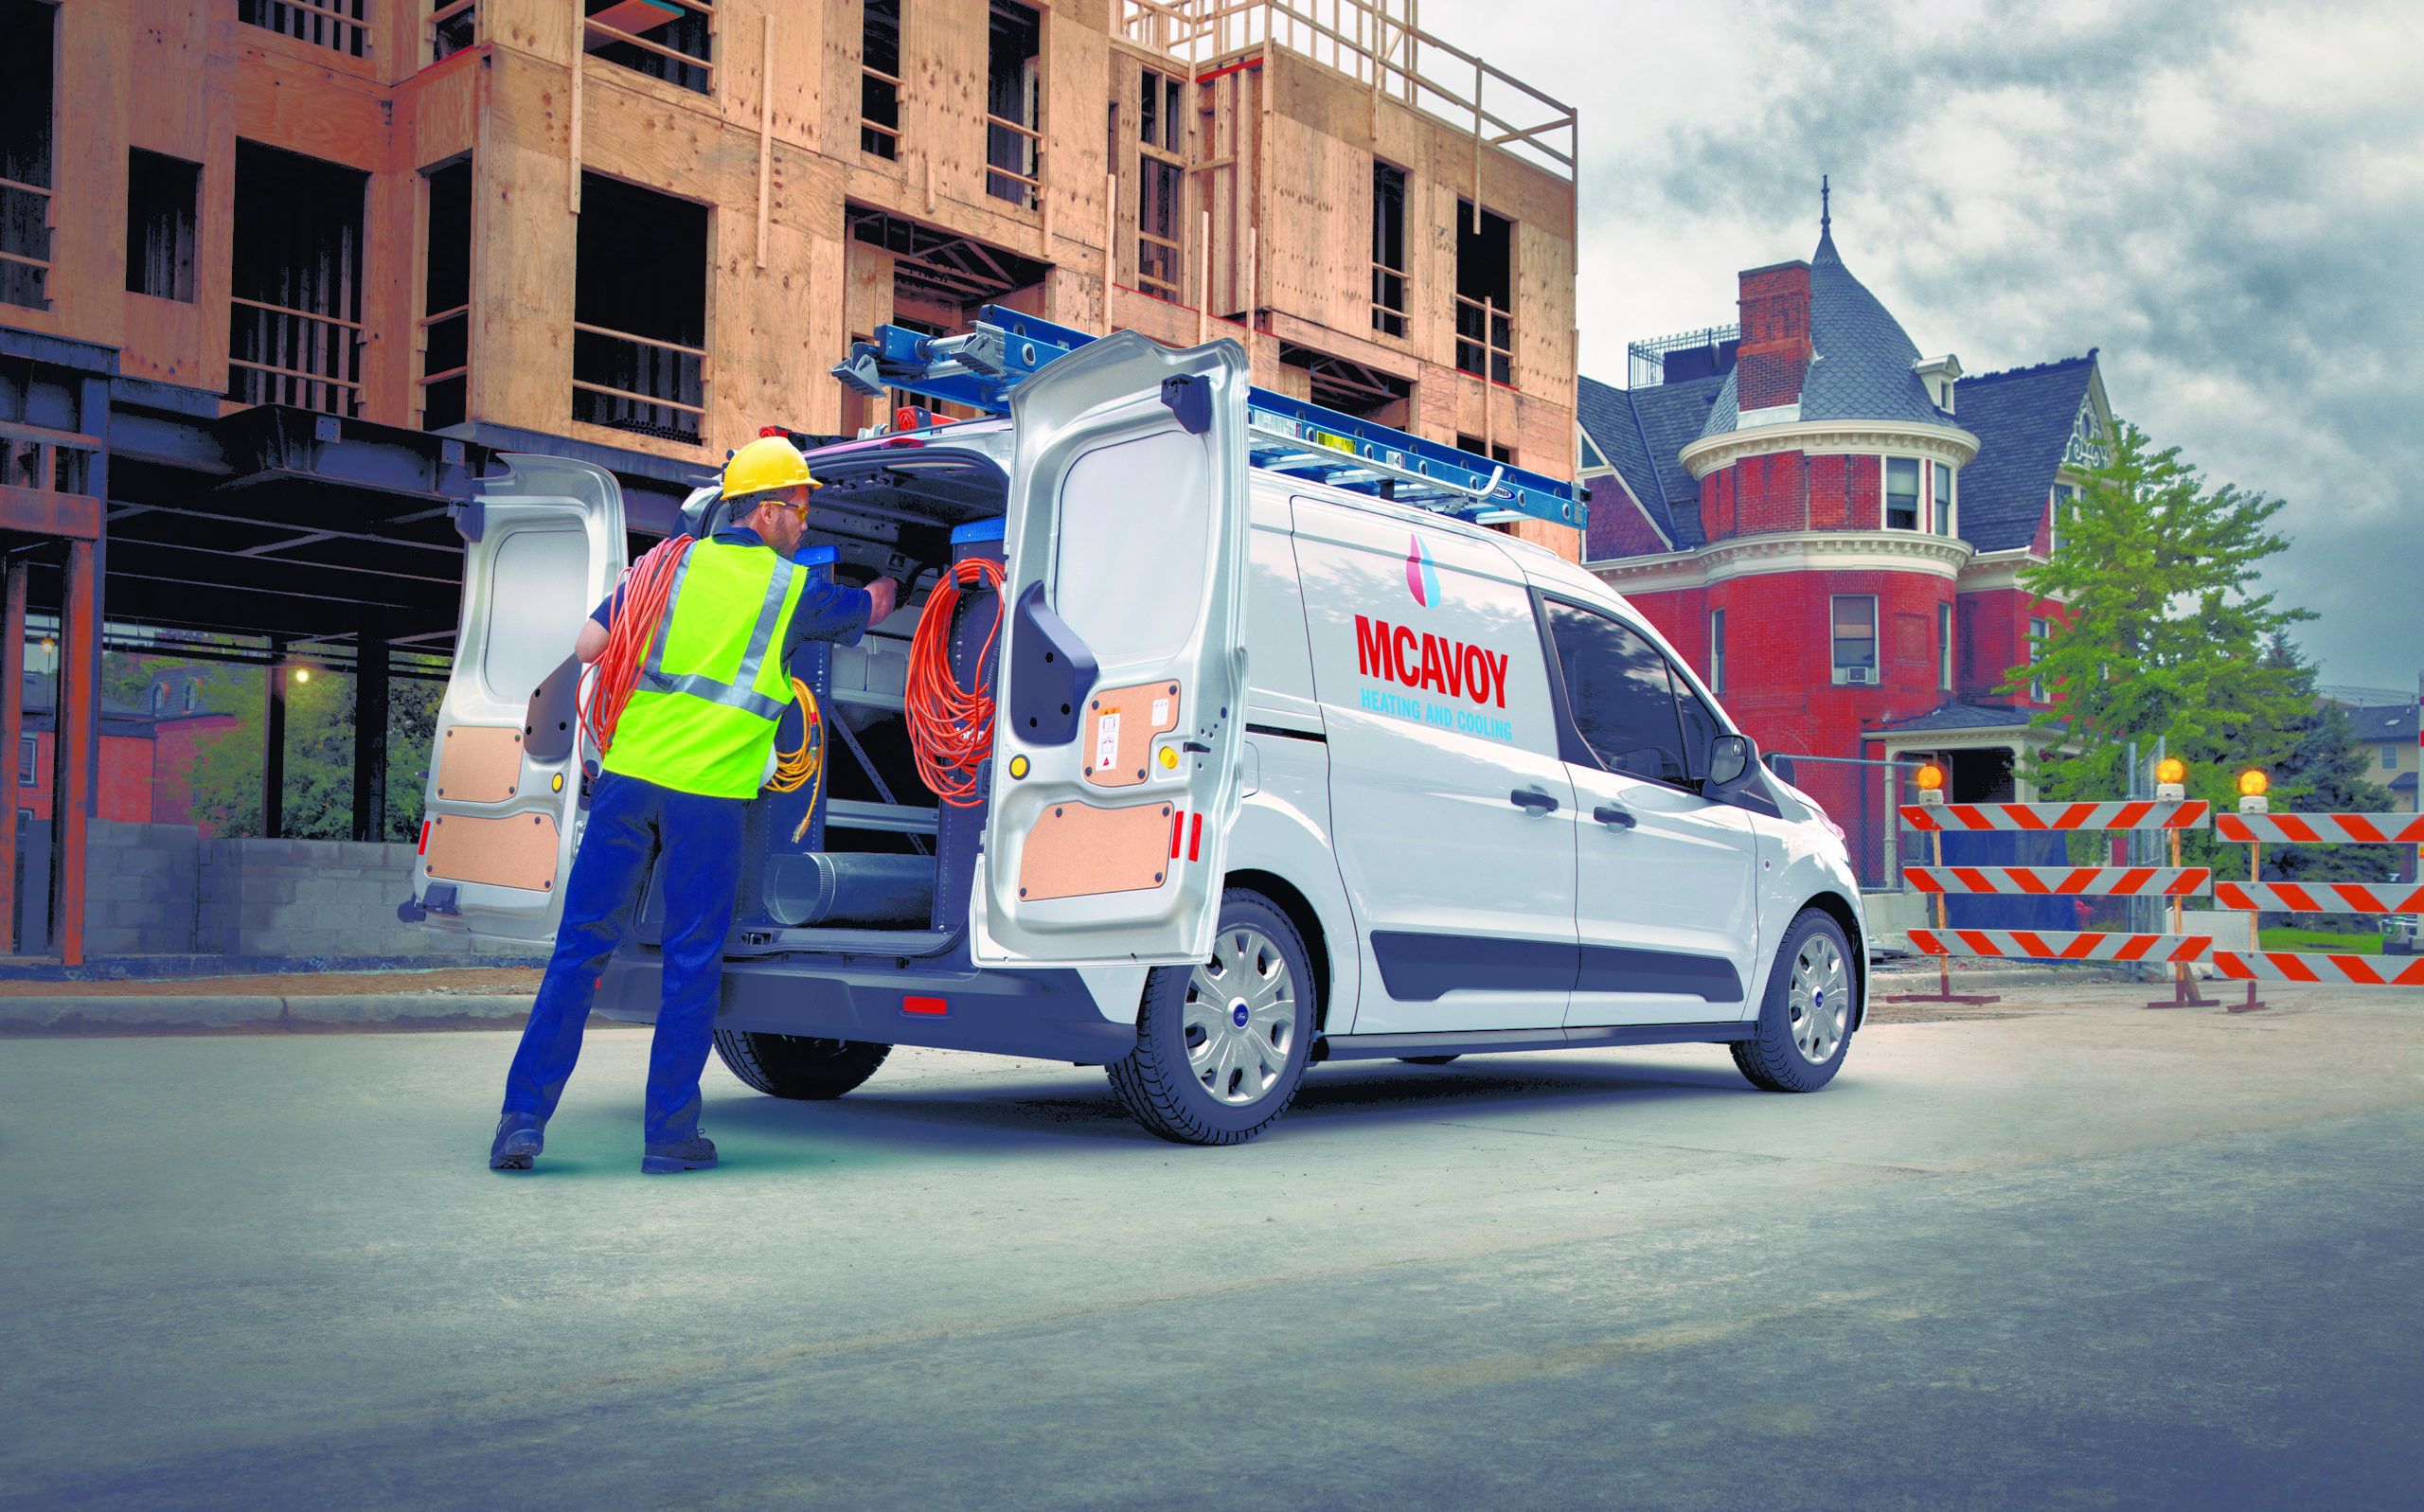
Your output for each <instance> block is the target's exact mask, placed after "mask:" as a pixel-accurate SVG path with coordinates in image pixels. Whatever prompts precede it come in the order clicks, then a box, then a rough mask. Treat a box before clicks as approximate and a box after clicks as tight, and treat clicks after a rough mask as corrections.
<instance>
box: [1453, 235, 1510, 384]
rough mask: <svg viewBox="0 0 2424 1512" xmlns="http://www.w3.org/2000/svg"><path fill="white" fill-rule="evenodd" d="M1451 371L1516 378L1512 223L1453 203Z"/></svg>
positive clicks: (1508, 382) (1494, 377) (1497, 377)
mask: <svg viewBox="0 0 2424 1512" xmlns="http://www.w3.org/2000/svg"><path fill="white" fill-rule="evenodd" d="M1456 370H1457V371H1459V372H1465V373H1482V372H1487V373H1488V375H1489V376H1490V377H1491V378H1493V379H1495V380H1497V381H1498V382H1502V383H1506V384H1509V385H1511V384H1513V383H1514V382H1515V222H1512V221H1508V220H1506V219H1504V218H1502V217H1499V216H1495V215H1492V214H1490V213H1489V212H1488V210H1485V209H1483V208H1481V206H1479V205H1475V204H1473V203H1472V202H1471V201H1470V200H1459V201H1457V202H1456Z"/></svg>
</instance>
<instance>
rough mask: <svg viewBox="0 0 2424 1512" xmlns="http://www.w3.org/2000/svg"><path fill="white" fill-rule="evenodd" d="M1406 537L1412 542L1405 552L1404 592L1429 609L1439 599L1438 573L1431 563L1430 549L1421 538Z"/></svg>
mask: <svg viewBox="0 0 2424 1512" xmlns="http://www.w3.org/2000/svg"><path fill="white" fill-rule="evenodd" d="M1406 539H1407V540H1408V541H1409V542H1411V543H1412V545H1411V546H1410V547H1409V549H1408V550H1407V551H1406V554H1405V587H1406V592H1408V593H1410V594H1412V595H1414V601H1415V602H1416V603H1417V604H1420V605H1421V606H1422V607H1423V608H1425V609H1429V608H1430V607H1431V606H1432V605H1434V604H1435V603H1437V602H1438V601H1439V574H1438V571H1437V570H1436V569H1435V568H1434V567H1433V566H1432V565H1431V551H1430V548H1429V547H1427V546H1425V545H1424V544H1423V543H1422V538H1421V537H1420V536H1409V537H1407V538H1406Z"/></svg>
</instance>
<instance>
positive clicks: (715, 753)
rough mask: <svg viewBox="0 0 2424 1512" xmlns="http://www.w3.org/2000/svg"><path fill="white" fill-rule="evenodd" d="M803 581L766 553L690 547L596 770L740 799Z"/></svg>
mask: <svg viewBox="0 0 2424 1512" xmlns="http://www.w3.org/2000/svg"><path fill="white" fill-rule="evenodd" d="M807 581H808V574H807V573H806V572H805V571H804V570H802V569H801V568H799V567H798V566H797V565H795V564H794V563H793V561H792V560H791V559H789V558H787V557H784V556H781V555H779V554H777V553H776V552H775V550H774V549H773V548H772V547H769V546H727V545H722V544H719V543H716V542H713V541H702V542H700V543H697V544H695V545H693V546H692V547H691V548H690V550H689V552H688V554H687V555H686V556H685V557H684V558H683V559H682V563H681V565H680V566H679V567H677V568H676V569H675V570H674V575H673V591H672V596H671V599H670V601H669V602H668V604H667V605H666V610H665V617H664V618H663V619H661V620H659V621H658V622H657V627H656V642H655V644H654V645H653V646H652V647H651V649H650V650H649V654H648V665H647V667H644V668H643V669H642V670H641V673H640V680H639V685H638V686H637V687H636V688H634V689H633V693H632V702H631V703H629V704H627V705H626V706H625V707H624V709H623V714H622V718H621V719H620V720H617V721H616V723H615V746H614V749H613V750H611V751H609V752H608V753H607V754H606V770H607V771H609V772H619V773H621V774H624V775H625V776H632V777H638V778H640V779H641V780H642V781H645V782H653V783H655V784H656V785H657V786H659V787H663V788H673V789H676V790H678V791H680V792H695V793H700V794H703V795H704V796H707V797H712V798H749V797H755V796H756V795H757V784H758V781H759V779H760V778H761V777H762V776H763V775H764V774H765V770H766V758H767V756H770V755H772V754H773V752H774V749H775V727H776V725H777V723H778V722H779V721H780V720H781V719H782V717H783V711H784V710H785V709H787V708H789V707H790V706H791V703H792V684H791V674H790V672H789V671H788V670H787V669H786V668H785V667H784V666H783V643H784V640H785V638H786V636H787V635H788V632H789V631H790V630H791V623H792V612H793V610H794V609H796V608H798V607H799V596H800V590H801V589H802V588H803V587H805V586H806V585H807Z"/></svg>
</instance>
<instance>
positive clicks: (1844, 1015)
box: [1733, 908, 1859, 1092]
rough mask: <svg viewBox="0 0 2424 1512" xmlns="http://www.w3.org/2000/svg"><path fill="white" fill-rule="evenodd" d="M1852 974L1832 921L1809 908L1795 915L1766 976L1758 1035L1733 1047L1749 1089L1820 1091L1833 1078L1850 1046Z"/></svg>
mask: <svg viewBox="0 0 2424 1512" xmlns="http://www.w3.org/2000/svg"><path fill="white" fill-rule="evenodd" d="M1853 970H1854V968H1853V965H1852V953H1851V947H1850V946H1849V945H1848V944H1847V943H1845V939H1844V927H1843V926H1842V925H1841V924H1838V923H1836V922H1835V919H1834V916H1832V915H1830V914H1828V913H1827V912H1826V911H1825V910H1824V909H1817V908H1805V909H1803V910H1802V911H1801V912H1800V914H1798V915H1797V916H1794V918H1793V921H1792V927H1791V929H1788V930H1786V931H1785V932H1784V943H1783V944H1781V945H1779V946H1777V947H1776V961H1775V966H1774V968H1773V969H1771V970H1770V971H1769V972H1768V990H1767V993H1766V994H1765V996H1763V997H1762V998H1761V999H1760V1002H1759V1018H1758V1025H1757V1032H1756V1034H1754V1035H1753V1036H1752V1037H1751V1038H1750V1039H1748V1040H1737V1041H1734V1044H1733V1050H1734V1064H1735V1066H1736V1067H1737V1068H1738V1069H1739V1070H1740V1071H1741V1073H1742V1075H1743V1076H1745V1077H1747V1078H1748V1079H1749V1080H1750V1083H1751V1085H1753V1086H1755V1087H1757V1088H1759V1089H1760V1090H1762V1091H1764V1092H1816V1091H1817V1090H1818V1089H1819V1088H1821V1087H1823V1086H1825V1085H1827V1083H1828V1082H1829V1081H1832V1080H1834V1079H1835V1073H1836V1072H1837V1071H1838V1070H1840V1069H1841V1068H1842V1066H1843V1063H1844V1056H1845V1052H1847V1051H1848V1050H1850V1048H1851V1042H1852V1033H1851V1023H1852V1014H1853V1011H1854V1010H1855V1009H1856V1008H1857V1006H1858V994H1859V988H1858V987H1855V986H1854V985H1853V984H1854V981H1855V978H1854V976H1853V974H1852V973H1853ZM1796 988H1797V989H1798V991H1796ZM1828 994H1833V999H1832V1001H1826V999H1827V995H1828ZM1812 999H1816V1000H1817V1001H1814V1002H1813V1001H1812Z"/></svg>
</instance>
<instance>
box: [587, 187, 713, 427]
mask: <svg viewBox="0 0 2424 1512" xmlns="http://www.w3.org/2000/svg"><path fill="white" fill-rule="evenodd" d="M580 204H581V213H580V228H579V232H578V233H577V242H576V250H575V253H574V257H575V267H574V273H573V317H572V318H573V338H572V418H574V419H576V420H582V421H586V422H587V423H589V424H592V425H605V426H611V427H613V428H614V429H615V430H618V431H631V432H633V433H635V434H637V435H641V436H661V437H663V438H665V439H667V440H669V441H684V442H687V443H688V444H690V445H692V446H696V445H698V444H699V438H700V436H701V434H702V430H703V427H704V421H705V419H706V415H707V388H706V360H707V353H706V350H705V348H706V344H707V210H706V206H705V205H693V204H692V203H690V202H689V201H687V200H677V199H675V198H673V197H672V196H671V195H669V194H658V193H655V192H653V191H652V190H649V189H643V188H641V187H638V186H636V185H632V184H625V183H623V182H622V181H621V180H619V179H609V178H601V177H599V176H598V175H597V174H595V173H583V174H582V175H581V176H580Z"/></svg>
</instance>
